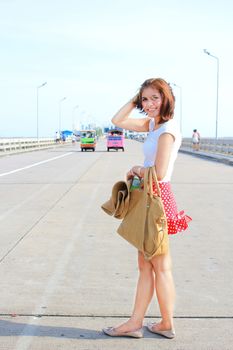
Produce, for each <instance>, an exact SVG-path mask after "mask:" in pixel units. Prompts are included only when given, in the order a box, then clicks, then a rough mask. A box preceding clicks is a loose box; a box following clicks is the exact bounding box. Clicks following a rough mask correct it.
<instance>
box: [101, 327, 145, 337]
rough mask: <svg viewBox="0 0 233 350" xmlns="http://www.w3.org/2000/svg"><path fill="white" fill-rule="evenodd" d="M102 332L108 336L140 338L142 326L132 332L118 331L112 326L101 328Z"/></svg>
mask: <svg viewBox="0 0 233 350" xmlns="http://www.w3.org/2000/svg"><path fill="white" fill-rule="evenodd" d="M103 332H104V333H105V334H107V335H109V336H110V337H131V338H142V337H143V332H142V328H140V329H138V330H136V331H132V332H118V331H117V330H116V329H115V328H114V327H107V328H103Z"/></svg>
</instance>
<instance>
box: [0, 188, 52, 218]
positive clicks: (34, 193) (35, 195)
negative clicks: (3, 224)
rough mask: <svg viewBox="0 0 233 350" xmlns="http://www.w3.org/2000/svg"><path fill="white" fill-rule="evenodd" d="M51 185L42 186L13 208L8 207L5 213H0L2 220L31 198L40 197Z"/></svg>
mask: <svg viewBox="0 0 233 350" xmlns="http://www.w3.org/2000/svg"><path fill="white" fill-rule="evenodd" d="M50 186H51V185H50V184H48V185H45V186H43V187H41V188H40V189H39V190H38V191H35V192H33V193H32V194H31V195H30V196H29V197H27V198H26V199H24V200H23V201H22V202H20V203H19V204H16V205H15V206H14V207H12V208H10V209H8V210H7V211H5V212H4V213H3V214H1V215H0V221H1V220H4V219H5V218H6V217H7V216H8V215H10V214H12V213H13V212H14V211H16V210H17V209H20V208H21V207H22V206H23V205H25V204H27V203H28V202H29V201H30V200H32V199H34V198H36V197H38V196H39V195H40V194H41V193H43V192H44V191H45V190H47V189H48V188H49V187H50Z"/></svg>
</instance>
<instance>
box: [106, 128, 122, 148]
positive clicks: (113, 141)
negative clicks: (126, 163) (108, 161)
mask: <svg viewBox="0 0 233 350" xmlns="http://www.w3.org/2000/svg"><path fill="white" fill-rule="evenodd" d="M124 141H125V138H124V134H123V131H120V130H117V129H114V130H109V132H108V136H107V150H108V152H109V150H110V149H115V150H117V151H118V149H121V150H122V151H123V152H124V150H125V148H124Z"/></svg>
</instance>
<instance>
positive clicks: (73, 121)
mask: <svg viewBox="0 0 233 350" xmlns="http://www.w3.org/2000/svg"><path fill="white" fill-rule="evenodd" d="M78 107H79V106H78V105H77V106H74V108H73V113H72V128H73V131H74V129H75V110H76V109H77V108H78Z"/></svg>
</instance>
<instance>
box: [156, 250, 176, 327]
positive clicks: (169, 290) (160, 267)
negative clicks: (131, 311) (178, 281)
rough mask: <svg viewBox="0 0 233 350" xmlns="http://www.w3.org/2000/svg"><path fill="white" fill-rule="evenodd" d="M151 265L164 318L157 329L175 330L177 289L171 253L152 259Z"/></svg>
mask: <svg viewBox="0 0 233 350" xmlns="http://www.w3.org/2000/svg"><path fill="white" fill-rule="evenodd" d="M151 263H152V265H153V269H154V272H155V281H156V282H155V289H156V294H157V299H158V303H159V307H160V312H161V316H162V320H161V322H160V323H159V324H157V325H156V326H155V329H157V330H169V329H173V311H174V303H175V287H174V282H173V277H172V267H171V256H170V253H168V254H165V255H158V256H155V257H154V258H152V260H151Z"/></svg>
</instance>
